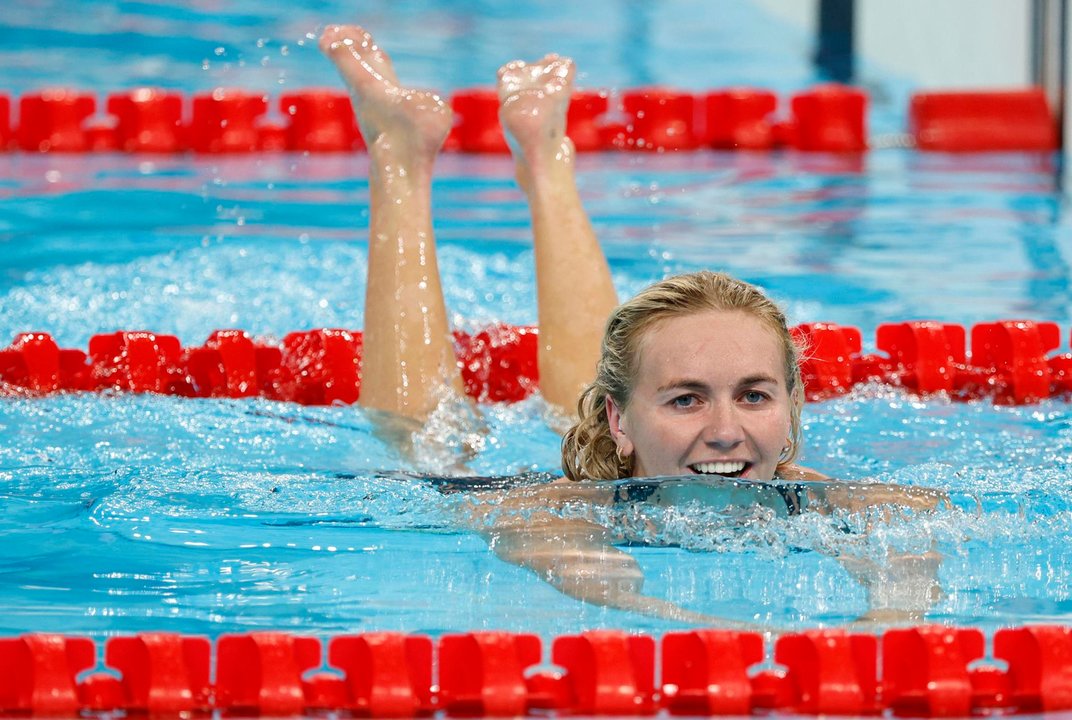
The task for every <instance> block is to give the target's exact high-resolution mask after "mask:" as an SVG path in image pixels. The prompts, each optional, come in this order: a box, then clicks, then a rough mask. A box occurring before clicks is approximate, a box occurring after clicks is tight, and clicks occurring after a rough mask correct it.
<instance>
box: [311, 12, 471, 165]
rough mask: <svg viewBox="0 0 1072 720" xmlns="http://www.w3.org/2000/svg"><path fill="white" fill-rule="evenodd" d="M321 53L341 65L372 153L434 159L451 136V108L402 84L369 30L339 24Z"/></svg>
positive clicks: (329, 32) (327, 33)
mask: <svg viewBox="0 0 1072 720" xmlns="http://www.w3.org/2000/svg"><path fill="white" fill-rule="evenodd" d="M320 50H321V51H322V52H323V53H324V54H325V55H327V56H328V58H330V59H331V61H332V62H334V63H335V67H336V68H338V70H339V74H340V75H342V78H343V80H345V81H346V84H347V86H349V89H350V95H351V96H352V97H353V103H354V112H355V113H356V114H357V124H358V125H359V126H360V128H361V134H362V136H363V137H364V138H365V142H366V144H367V145H368V146H369V148H370V150H373V151H376V150H380V151H387V152H391V154H392V157H393V158H396V159H402V158H400V157H399V156H398V153H403V157H405V156H409V157H410V158H412V159H432V158H434V157H435V154H436V152H438V150H439V148H440V146H442V144H443V141H444V140H445V139H446V137H447V133H448V132H450V126H451V112H450V108H449V107H447V105H446V104H445V103H444V102H443V101H442V100H441V99H440V98H439V96H438V95H436V94H434V93H430V92H427V91H424V90H414V89H412V88H406V87H403V86H401V85H399V83H398V76H397V75H395V70H394V67H393V66H392V65H391V58H390V57H388V56H387V53H386V52H384V51H383V50H382V49H381V48H380V47H379V46H378V45H377V44H376V41H375V40H373V38H372V35H370V34H369V33H368V32H367V31H366V30H365V29H363V28H361V27H358V26H356V25H333V26H330V27H328V28H327V29H326V30H325V31H324V34H323V35H321V36H320Z"/></svg>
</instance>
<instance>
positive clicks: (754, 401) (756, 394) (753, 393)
mask: <svg viewBox="0 0 1072 720" xmlns="http://www.w3.org/2000/svg"><path fill="white" fill-rule="evenodd" d="M742 399H743V400H744V401H745V403H747V404H749V405H758V404H760V403H761V402H763V401H764V400H767V399H768V396H767V394H766V393H762V392H760V391H759V390H749V391H748V392H746V393H745V394H744V395H743V396H742Z"/></svg>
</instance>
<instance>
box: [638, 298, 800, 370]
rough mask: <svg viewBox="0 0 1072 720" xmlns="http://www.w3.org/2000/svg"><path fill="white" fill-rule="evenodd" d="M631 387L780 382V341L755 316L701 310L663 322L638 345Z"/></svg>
mask: <svg viewBox="0 0 1072 720" xmlns="http://www.w3.org/2000/svg"><path fill="white" fill-rule="evenodd" d="M639 350H640V362H639V364H638V377H637V386H640V385H642V384H648V383H649V382H650V383H654V384H655V385H656V386H658V385H661V384H663V383H665V382H667V381H669V380H678V379H694V380H704V381H707V382H710V383H712V384H733V383H735V382H736V381H737V380H739V379H740V378H743V377H748V376H754V375H758V374H762V375H769V376H770V377H773V378H776V379H778V380H780V381H782V382H783V383H784V382H785V357H784V352H785V351H784V349H783V347H782V343H781V340H780V339H779V338H778V336H777V334H776V333H775V332H774V330H773V329H772V328H770V327H769V326H768V325H767V324H766V323H764V322H763V321H762V320H760V319H759V318H757V317H756V316H754V315H752V314H750V313H746V312H743V311H740V310H707V311H704V312H699V313H692V314H689V315H682V316H678V317H672V318H667V319H665V320H662V321H660V322H658V323H657V324H655V325H654V326H653V327H651V328H650V329H649V330H648V331H647V332H645V333H644V336H643V337H642V338H641V341H640V348H639Z"/></svg>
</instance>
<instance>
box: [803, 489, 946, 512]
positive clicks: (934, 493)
mask: <svg viewBox="0 0 1072 720" xmlns="http://www.w3.org/2000/svg"><path fill="white" fill-rule="evenodd" d="M948 503H949V495H948V494H947V493H946V492H945V491H943V490H938V489H936V488H927V487H910V486H907V485H891V484H888V483H866V482H861V483H854V482H825V483H821V484H816V485H811V486H809V487H808V508H809V509H811V510H816V511H818V512H821V513H828V512H832V511H834V510H843V511H848V512H861V511H863V510H867V509H869V508H876V507H887V508H889V509H890V510H893V509H894V508H899V509H901V510H920V511H927V512H929V511H933V510H937V509H939V508H941V507H943V506H946V505H948ZM884 519H887V520H888V519H889V516H888V514H887V516H886V517H885V518H884Z"/></svg>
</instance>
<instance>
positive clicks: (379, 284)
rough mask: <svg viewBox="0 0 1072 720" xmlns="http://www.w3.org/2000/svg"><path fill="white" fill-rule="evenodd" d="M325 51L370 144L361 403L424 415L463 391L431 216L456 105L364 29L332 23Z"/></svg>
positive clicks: (325, 37) (323, 45)
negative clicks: (403, 67) (406, 82)
mask: <svg viewBox="0 0 1072 720" xmlns="http://www.w3.org/2000/svg"><path fill="white" fill-rule="evenodd" d="M320 48H321V50H322V51H323V52H324V54H326V55H327V56H328V57H329V58H330V59H331V60H332V62H334V63H335V66H336V67H337V68H338V70H339V73H340V74H341V75H342V77H343V80H345V81H346V84H347V86H348V87H349V90H350V94H351V95H352V97H353V103H354V110H355V112H356V113H357V121H358V125H359V126H360V128H361V134H362V135H363V136H364V138H365V142H366V143H367V145H368V147H369V168H370V169H369V195H370V220H369V224H370V231H369V267H368V287H367V290H366V295H365V319H364V333H365V336H364V343H365V348H364V361H363V365H362V383H361V404H362V405H364V406H366V407H370V408H375V409H378V410H388V411H391V412H394V413H398V414H400V415H403V416H407V417H412V418H417V419H421V420H423V419H425V418H426V417H427V416H428V414H429V413H430V412H431V411H432V410H433V409H434V408H435V406H436V405H437V404H438V402H439V401H440V399H441V398H442V390H443V388H444V387H449V388H453V389H454V390H455V391H456V392H458V393H459V394H460V393H461V392H462V384H461V375H460V373H459V371H458V367H457V362H456V359H455V355H454V347H453V343H452V341H451V337H450V328H449V325H448V322H447V312H446V306H445V304H444V302H443V290H442V287H441V285H440V279H439V266H438V264H437V262H436V252H435V238H434V237H433V235H432V213H431V187H432V167H433V164H434V163H435V158H436V154H437V153H438V152H439V148H440V147H441V146H442V144H443V141H444V140H445V139H446V136H447V133H448V132H449V131H450V126H451V113H450V109H449V108H448V107H447V106H446V105H445V104H444V103H443V101H442V100H440V98H439V97H438V96H436V95H434V94H432V93H429V92H423V91H418V90H412V89H409V88H406V87H403V86H401V85H399V83H398V78H397V76H396V75H395V72H394V68H393V67H392V66H391V60H390V58H389V57H388V56H387V54H386V53H385V52H384V51H383V50H382V49H380V48H379V47H378V46H377V45H376V43H375V41H374V40H373V39H372V36H371V35H369V34H368V33H367V32H366V31H365V30H363V29H362V28H360V27H356V26H333V27H329V28H328V29H327V30H325V32H324V34H323V36H322V37H321V39H320Z"/></svg>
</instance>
